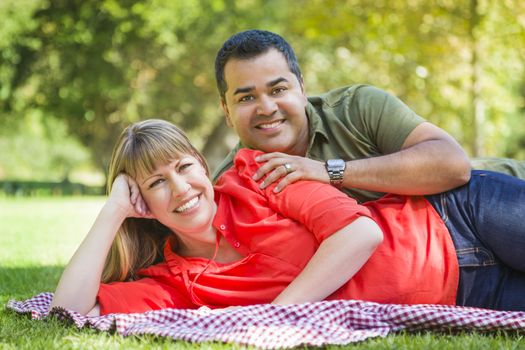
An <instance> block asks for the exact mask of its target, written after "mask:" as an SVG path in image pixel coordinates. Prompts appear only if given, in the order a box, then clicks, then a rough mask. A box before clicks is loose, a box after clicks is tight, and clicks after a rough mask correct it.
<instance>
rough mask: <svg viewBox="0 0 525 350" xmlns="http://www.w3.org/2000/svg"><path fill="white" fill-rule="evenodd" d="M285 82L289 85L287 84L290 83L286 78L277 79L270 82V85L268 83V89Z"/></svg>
mask: <svg viewBox="0 0 525 350" xmlns="http://www.w3.org/2000/svg"><path fill="white" fill-rule="evenodd" d="M283 81H284V82H286V83H287V82H288V79H286V78H284V77H279V78H277V79H274V80H272V81H269V82H268V83H266V86H267V87H272V86H274V85H277V84H279V83H281V82H283Z"/></svg>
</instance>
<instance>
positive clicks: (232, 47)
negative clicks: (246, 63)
mask: <svg viewBox="0 0 525 350" xmlns="http://www.w3.org/2000/svg"><path fill="white" fill-rule="evenodd" d="M270 49H276V50H278V51H279V52H281V53H282V54H283V55H284V58H286V62H288V67H289V68H290V71H291V72H292V73H293V74H295V76H296V77H297V79H298V80H299V82H301V83H302V81H303V79H302V76H301V70H300V69H299V63H298V62H297V57H295V53H294V51H293V49H292V47H291V46H290V44H288V43H287V42H286V40H284V39H283V38H282V37H281V36H280V35H278V34H275V33H272V32H268V31H266V30H258V29H252V30H247V31H244V32H240V33H237V34H234V35H233V36H231V37H230V38H229V39H228V40H226V42H225V43H224V44H223V45H222V47H221V48H220V50H219V52H218V53H217V57H216V58H215V80H216V82H217V89H218V90H219V94H220V96H221V99H223V100H224V98H225V94H226V90H228V86H227V85H226V81H225V79H224V66H226V63H227V62H228V61H229V60H230V59H241V60H246V59H251V58H254V57H257V56H259V55H262V54H264V53H266V52H268V51H269V50H270Z"/></svg>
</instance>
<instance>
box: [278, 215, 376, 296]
mask: <svg viewBox="0 0 525 350" xmlns="http://www.w3.org/2000/svg"><path fill="white" fill-rule="evenodd" d="M382 241H383V232H382V231H381V229H380V228H379V226H378V225H377V224H376V223H375V221H373V220H372V219H370V218H368V217H365V216H362V217H359V218H358V219H356V220H354V221H353V222H352V223H351V224H349V225H347V226H345V227H343V228H342V229H340V230H339V231H337V232H336V233H334V234H333V235H332V236H330V237H328V238H327V239H325V240H324V241H323V242H322V243H321V245H320V246H319V248H318V250H317V251H316V253H315V254H314V255H313V256H312V258H311V259H310V261H309V262H308V264H307V265H306V266H305V268H304V269H303V271H302V272H301V273H300V274H299V275H298V276H297V277H296V278H295V279H294V280H293V281H292V283H290V285H289V286H288V287H286V289H285V290H283V291H282V292H281V294H279V295H278V296H277V298H275V300H274V301H273V304H281V305H283V304H293V303H303V302H311V301H320V300H323V299H325V298H326V297H328V296H329V295H330V294H332V293H333V292H335V291H336V290H337V289H339V288H340V287H341V286H342V285H343V284H345V283H346V282H347V281H348V280H350V279H351V278H352V277H353V276H354V275H355V274H356V273H357V272H358V271H359V270H360V269H361V267H362V266H363V265H364V264H365V263H366V261H367V260H368V259H369V258H370V256H371V255H372V253H373V252H374V250H375V249H376V247H377V246H378V245H379V244H380V243H381V242H382Z"/></svg>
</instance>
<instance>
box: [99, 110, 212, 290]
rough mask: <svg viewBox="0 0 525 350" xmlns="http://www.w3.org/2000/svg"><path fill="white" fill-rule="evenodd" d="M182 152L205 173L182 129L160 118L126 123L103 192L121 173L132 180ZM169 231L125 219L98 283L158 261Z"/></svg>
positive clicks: (153, 222) (129, 274) (146, 221)
mask: <svg viewBox="0 0 525 350" xmlns="http://www.w3.org/2000/svg"><path fill="white" fill-rule="evenodd" d="M183 154H189V155H191V156H193V157H195V158H197V159H198V160H199V161H200V162H201V164H202V165H203V166H204V168H205V169H206V173H207V174H208V173H209V170H208V166H207V165H206V161H205V159H204V157H203V156H202V154H201V153H200V152H199V151H198V150H197V149H196V148H195V147H193V145H192V144H191V142H190V140H189V139H188V137H187V136H186V135H185V134H184V132H183V131H182V130H180V129H179V128H177V127H176V126H175V125H173V124H172V123H170V122H168V121H165V120H160V119H148V120H144V121H141V122H138V123H135V124H132V125H130V126H128V127H127V128H126V129H124V131H123V132H122V133H121V134H120V136H119V138H118V140H117V143H116V144H115V148H114V149H113V154H112V156H111V161H110V164H109V173H108V182H107V191H108V193H110V192H111V187H112V185H113V181H114V180H115V178H116V177H117V176H118V175H119V174H121V173H125V174H127V175H129V176H130V177H132V178H134V179H136V178H137V177H139V176H144V175H147V174H150V173H151V172H153V171H154V170H155V168H156V167H157V165H163V164H167V163H168V162H170V161H172V160H173V159H176V158H179V157H180V156H181V155H183ZM170 234H172V232H171V231H170V230H169V229H168V228H167V227H165V226H164V225H162V224H161V223H160V222H158V221H157V220H154V219H142V218H127V219H126V220H125V221H124V223H123V224H122V226H121V227H120V229H119V230H118V232H117V235H116V237H115V240H114V241H113V245H112V246H111V250H110V252H109V255H108V257H107V259H106V263H105V266H104V270H103V272H102V282H104V283H109V282H113V281H126V280H133V279H135V278H136V275H135V273H136V271H137V270H139V269H141V268H144V267H147V266H149V265H152V264H154V263H156V262H159V261H161V260H162V258H163V251H162V249H163V245H164V242H165V240H166V238H167V237H168V236H169V235H170Z"/></svg>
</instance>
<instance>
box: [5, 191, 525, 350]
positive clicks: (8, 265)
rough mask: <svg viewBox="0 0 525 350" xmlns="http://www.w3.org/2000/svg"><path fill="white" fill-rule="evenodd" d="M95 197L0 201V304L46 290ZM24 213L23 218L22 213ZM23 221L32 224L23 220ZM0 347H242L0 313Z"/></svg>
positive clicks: (412, 340) (491, 338)
mask: <svg viewBox="0 0 525 350" xmlns="http://www.w3.org/2000/svg"><path fill="white" fill-rule="evenodd" d="M102 205H103V199H102V198H68V199H64V198H58V199H57V198H54V199H9V200H6V199H1V198H0V222H1V223H2V230H0V281H2V283H0V305H5V304H6V303H7V301H8V300H10V299H15V300H24V299H27V298H30V297H31V296H33V295H36V294H38V293H41V292H49V291H53V290H54V288H55V286H56V284H57V283H58V279H59V278H60V275H61V273H62V269H63V267H64V265H65V264H66V263H67V261H68V260H69V258H70V257H71V256H72V255H73V253H74V251H75V249H76V247H77V246H78V245H79V244H80V242H81V240H82V238H83V237H84V235H85V234H86V233H87V231H88V230H89V227H90V225H91V223H92V222H93V221H94V220H95V217H96V215H97V212H98V211H99V210H100V208H101V207H102ZM28 213H29V214H28ZM28 215H30V216H31V220H28ZM0 325H1V327H0V349H13V350H14V349H17V350H20V349H22V350H25V349H28V350H29V349H31V350H33V349H46V350H47V349H217V350H221V349H246V347H244V346H240V345H236V344H221V343H187V342H183V341H173V340H171V339H169V338H162V337H153V336H137V337H126V338H124V337H121V336H119V335H116V334H114V333H108V332H97V331H94V330H90V329H82V330H78V329H76V328H75V327H74V326H72V325H68V324H65V323H64V322H61V321H59V320H56V319H50V320H47V321H33V320H31V319H29V317H27V316H21V315H18V314H15V313H13V312H10V311H7V310H6V309H5V308H3V307H2V308H0ZM524 346H525V341H524V340H523V337H522V336H521V335H518V334H511V333H503V332H502V333H498V334H487V335H483V334H477V333H472V334H467V333H463V334H456V335H451V334H439V333H420V334H409V333H399V334H393V335H389V336H388V337H386V338H374V339H369V340H367V341H364V342H360V343H357V344H351V345H349V346H345V347H342V346H329V347H327V348H329V349H355V350H359V349H409V350H410V349H413V350H419V349H436V350H438V349H439V350H442V349H472V350H480V349H520V348H523V347H524Z"/></svg>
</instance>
